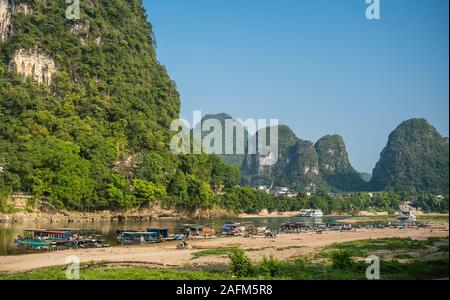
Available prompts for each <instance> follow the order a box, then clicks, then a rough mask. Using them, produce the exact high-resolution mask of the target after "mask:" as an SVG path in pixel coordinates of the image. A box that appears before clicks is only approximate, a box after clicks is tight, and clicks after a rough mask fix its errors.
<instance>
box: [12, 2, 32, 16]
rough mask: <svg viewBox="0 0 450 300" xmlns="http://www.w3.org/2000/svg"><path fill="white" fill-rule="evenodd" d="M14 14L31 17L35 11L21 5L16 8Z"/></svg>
mask: <svg viewBox="0 0 450 300" xmlns="http://www.w3.org/2000/svg"><path fill="white" fill-rule="evenodd" d="M14 13H15V14H17V13H21V14H26V15H30V14H32V13H33V9H32V8H30V7H29V6H28V5H27V4H26V3H20V4H19V5H17V6H15V7H14Z"/></svg>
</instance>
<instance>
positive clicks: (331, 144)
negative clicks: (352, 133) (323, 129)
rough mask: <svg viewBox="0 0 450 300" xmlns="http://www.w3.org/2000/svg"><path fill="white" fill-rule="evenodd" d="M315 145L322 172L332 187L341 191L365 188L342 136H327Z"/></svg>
mask: <svg viewBox="0 0 450 300" xmlns="http://www.w3.org/2000/svg"><path fill="white" fill-rule="evenodd" d="M314 147H315V149H316V152H317V156H318V159H319V166H320V172H321V174H322V176H323V178H324V179H325V181H326V182H327V183H328V184H329V185H330V187H331V188H332V189H336V190H339V191H361V190H364V189H365V187H364V186H365V183H364V181H363V179H362V178H361V175H360V174H358V172H356V170H355V169H354V168H353V167H352V165H351V163H350V160H349V157H348V153H347V149H346V146H345V142H344V139H343V138H342V137H341V136H339V135H328V136H325V137H323V138H321V139H320V140H319V141H318V142H317V143H316V144H315V146H314Z"/></svg>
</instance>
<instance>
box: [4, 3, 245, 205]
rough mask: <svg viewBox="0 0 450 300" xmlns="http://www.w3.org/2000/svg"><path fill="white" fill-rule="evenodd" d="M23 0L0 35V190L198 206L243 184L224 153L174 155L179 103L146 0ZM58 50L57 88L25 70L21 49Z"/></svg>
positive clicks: (63, 199)
mask: <svg viewBox="0 0 450 300" xmlns="http://www.w3.org/2000/svg"><path fill="white" fill-rule="evenodd" d="M19 3H26V4H27V5H28V6H29V7H30V8H31V9H32V13H31V14H24V13H16V14H15V15H14V16H13V28H14V34H13V35H12V36H11V37H10V38H9V39H8V40H7V41H6V42H5V43H2V44H0V57H1V62H0V167H1V168H2V170H3V171H1V174H0V197H1V198H4V197H5V195H6V194H8V193H10V192H13V191H26V192H31V193H32V194H34V195H36V196H39V197H45V198H47V199H48V200H49V201H50V202H51V203H53V204H55V205H56V206H57V207H61V208H63V207H64V208H68V209H79V210H87V209H107V208H111V209H118V208H129V207H139V206H143V205H147V204H148V203H151V202H153V201H162V202H163V203H167V204H173V205H181V206H185V207H188V208H190V207H198V206H199V205H200V206H201V205H209V203H210V202H212V200H213V196H214V191H215V190H218V189H225V188H230V187H233V186H235V185H236V184H238V183H239V171H238V170H237V169H235V168H232V167H229V166H227V165H225V164H224V163H223V162H222V161H221V160H220V159H218V158H217V157H215V156H195V157H194V156H181V157H175V156H173V155H172V154H171V153H170V152H169V148H168V142H169V139H170V137H171V135H172V134H173V133H171V132H170V131H169V128H170V123H171V121H172V120H173V119H176V118H178V114H179V109H180V101H179V95H178V92H177V90H176V87H175V85H174V83H173V82H172V81H171V80H170V78H169V77H168V75H167V73H166V71H165V69H164V67H163V66H161V64H159V63H158V61H157V59H156V55H155V50H154V39H153V38H152V36H153V35H152V28H151V26H150V25H149V24H148V23H147V21H146V15H145V12H144V9H143V7H142V3H141V1H139V0H127V1H125V0H99V1H81V19H80V20H73V21H71V20H68V19H66V18H65V10H66V6H65V5H63V3H61V2H60V1H55V0H53V1H23V0H22V1H15V4H16V5H17V4H19ZM19 49H24V50H29V49H36V51H38V52H41V53H45V54H46V55H47V56H49V57H51V58H52V59H54V61H55V64H56V66H57V70H58V72H57V73H56V74H55V78H54V80H53V83H52V84H51V85H50V86H46V85H44V84H41V85H38V84H37V83H35V82H33V81H32V79H30V78H24V77H22V76H19V75H17V74H16V73H15V72H14V69H13V68H11V67H10V62H11V59H12V57H13V56H14V54H15V53H16V51H17V50H19Z"/></svg>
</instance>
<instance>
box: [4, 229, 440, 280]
mask: <svg viewBox="0 0 450 300" xmlns="http://www.w3.org/2000/svg"><path fill="white" fill-rule="evenodd" d="M448 230H449V227H448V223H439V224H435V225H433V226H432V227H431V228H421V229H408V230H399V229H395V228H388V229H371V230H366V229H364V230H358V231H356V232H324V233H323V234H321V235H319V234H316V233H302V234H281V235H279V236H278V237H277V238H276V239H265V238H240V237H233V238H218V239H211V240H198V241H192V242H189V243H190V245H191V246H192V247H193V249H188V250H177V249H176V243H172V242H171V243H163V244H156V245H151V246H133V247H112V248H106V249H87V250H67V251H59V252H48V253H39V254H29V255H20V256H2V257H0V273H15V272H25V271H30V270H35V269H39V268H45V267H51V266H58V265H64V264H65V260H66V258H67V257H68V256H72V255H75V256H77V257H78V258H79V259H80V261H81V262H82V263H85V262H95V261H97V262H99V261H108V262H132V263H147V264H155V265H165V266H188V265H206V264H212V263H214V264H225V263H227V261H228V260H227V258H226V257H223V256H205V257H201V258H198V259H193V258H192V255H193V253H195V252H197V251H201V250H202V249H203V250H204V249H218V248H225V247H240V248H242V249H247V250H249V249H251V251H248V256H249V257H250V258H251V259H252V260H254V261H257V260H259V259H261V258H262V257H263V256H264V255H273V256H274V257H275V258H277V259H279V260H286V259H290V258H295V257H299V256H302V255H308V254H311V253H313V252H315V251H317V250H319V249H321V248H323V247H326V246H328V245H331V244H333V243H341V242H349V241H355V240H364V239H375V238H392V237H399V238H406V237H410V238H412V239H426V238H428V237H447V236H448Z"/></svg>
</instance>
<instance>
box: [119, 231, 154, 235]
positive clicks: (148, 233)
mask: <svg viewBox="0 0 450 300" xmlns="http://www.w3.org/2000/svg"><path fill="white" fill-rule="evenodd" d="M122 234H139V235H153V234H154V232H147V231H145V232H138V231H133V232H122Z"/></svg>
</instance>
